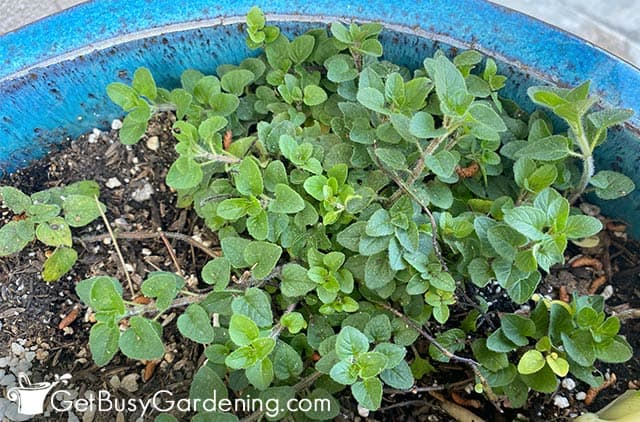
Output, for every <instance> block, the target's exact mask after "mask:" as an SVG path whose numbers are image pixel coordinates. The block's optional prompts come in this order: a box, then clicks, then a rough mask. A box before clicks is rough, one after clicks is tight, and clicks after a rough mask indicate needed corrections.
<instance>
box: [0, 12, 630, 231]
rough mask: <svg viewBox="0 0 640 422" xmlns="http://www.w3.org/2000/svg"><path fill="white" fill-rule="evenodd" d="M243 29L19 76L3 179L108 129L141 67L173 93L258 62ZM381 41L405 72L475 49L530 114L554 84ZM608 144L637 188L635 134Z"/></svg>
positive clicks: (448, 46)
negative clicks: (228, 66) (190, 77)
mask: <svg viewBox="0 0 640 422" xmlns="http://www.w3.org/2000/svg"><path fill="white" fill-rule="evenodd" d="M268 16H269V18H270V20H273V21H277V22H278V23H279V24H280V26H281V27H282V29H283V32H284V33H286V34H287V35H293V34H299V33H301V32H304V31H305V30H307V29H309V28H310V27H313V26H317V24H318V23H321V24H327V23H329V22H332V21H335V18H333V17H324V16H304V15H280V14H271V15H268ZM346 21H349V20H346ZM358 21H359V22H366V21H365V20H361V19H358ZM241 22H244V16H242V17H240V16H229V17H225V18H224V19H213V20H207V21H193V22H187V23H181V24H176V25H173V26H171V27H162V28H155V29H149V30H146V31H142V32H137V33H134V34H130V35H129V37H128V38H127V41H126V42H122V41H123V40H122V39H110V40H105V41H104V42H103V43H100V44H91V45H89V46H87V47H86V48H84V49H81V50H76V51H73V52H70V53H68V54H67V55H64V56H60V57H57V58H55V59H51V60H49V61H48V62H43V63H40V64H38V65H37V66H34V67H32V68H30V69H28V70H25V71H24V72H21V73H22V74H21V75H19V76H18V77H14V78H10V79H5V80H2V81H0V138H2V139H3V140H4V142H1V143H0V176H1V175H2V173H7V172H12V171H14V170H16V169H17V168H21V167H24V166H26V165H27V164H28V163H29V162H31V161H32V160H34V159H37V158H40V157H42V156H43V155H45V154H46V153H47V151H49V150H50V149H51V148H54V147H56V146H57V145H59V144H60V143H61V142H62V141H63V140H64V139H65V138H75V137H77V136H79V135H80V134H82V133H85V132H88V131H90V130H91V129H93V128H94V127H98V128H100V129H107V128H108V127H109V125H110V121H111V120H112V119H114V118H118V117H121V115H122V114H123V113H122V112H121V110H119V109H118V108H117V107H116V106H115V105H113V104H112V103H111V102H110V100H109V99H108V97H107V96H106V94H105V88H106V85H107V84H109V83H110V82H113V81H119V80H120V81H123V82H129V81H130V80H131V76H132V75H133V71H134V70H135V69H136V68H137V67H139V66H147V67H149V68H150V69H151V71H152V73H153V74H154V76H156V77H157V82H158V85H159V86H163V87H168V88H171V87H175V86H176V85H177V83H178V81H179V75H180V74H181V72H182V70H184V69H187V68H190V67H192V68H196V69H199V70H201V71H203V72H205V73H214V72H215V68H216V66H217V65H219V64H222V63H226V62H229V63H238V62H239V61H241V60H242V59H243V58H244V57H247V56H250V55H255V54H256V52H251V51H250V50H248V49H247V47H246V45H245V43H244V30H243V26H242V25H240V23H241ZM381 41H382V43H383V45H384V48H385V58H386V59H388V60H391V61H394V62H397V63H400V64H402V65H405V66H407V67H409V68H416V67H418V66H420V65H421V63H422V59H423V58H424V57H427V56H430V55H432V54H433V53H434V52H435V51H436V50H437V49H443V50H445V51H446V52H448V53H452V52H453V51H455V50H458V49H460V48H464V49H466V48H474V49H476V50H478V51H480V52H481V53H483V54H484V55H486V56H490V57H493V58H494V59H495V60H496V61H497V62H498V63H499V70H500V71H501V72H502V73H503V74H506V75H507V76H508V77H509V82H508V84H507V86H506V87H505V89H504V92H503V93H502V94H503V95H505V96H506V97H508V98H510V99H512V100H514V101H516V102H518V103H520V104H522V105H524V106H525V108H529V109H531V107H532V104H531V103H530V101H529V100H528V98H527V95H526V89H527V88H528V87H529V86H531V85H536V84H540V83H549V82H556V83H557V81H556V80H553V78H551V77H550V76H549V75H547V74H543V73H542V72H537V71H535V70H534V69H532V68H531V67H527V66H524V65H522V64H520V63H517V62H514V61H512V60H510V59H509V58H506V57H504V56H502V55H500V54H497V53H495V52H494V51H491V50H490V49H488V48H483V46H481V45H478V44H471V43H467V42H465V41H462V40H458V39H453V38H451V37H448V36H446V35H443V34H437V33H431V32H428V31H426V30H424V29H421V28H409V27H406V26H402V25H396V24H388V23H385V31H384V32H383V34H382V36H381ZM633 129H635V128H633ZM610 137H611V141H610V142H608V143H607V144H606V145H605V146H603V147H601V148H600V149H599V150H598V154H597V166H598V167H599V168H601V169H602V168H608V169H614V170H619V171H622V172H625V173H627V174H628V175H630V176H631V177H632V178H633V179H634V181H635V182H636V184H637V185H638V186H640V175H639V174H637V172H636V170H635V169H636V168H637V167H638V166H637V164H638V160H640V143H639V142H638V140H637V137H636V136H634V134H633V130H616V131H612V133H611V134H610ZM89 177H90V176H89ZM598 204H599V205H601V206H603V209H604V211H605V213H607V214H609V215H611V216H613V217H616V218H621V219H623V220H625V221H627V222H629V223H633V222H634V221H635V220H636V219H637V214H638V211H639V210H640V193H638V192H637V191H636V192H634V193H632V194H631V195H629V196H627V197H625V198H623V199H621V200H617V201H606V202H602V203H598ZM631 233H632V235H634V237H636V238H640V227H631Z"/></svg>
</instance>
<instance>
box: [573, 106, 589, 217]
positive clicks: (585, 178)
mask: <svg viewBox="0 0 640 422" xmlns="http://www.w3.org/2000/svg"><path fill="white" fill-rule="evenodd" d="M572 130H573V131H574V133H575V135H576V139H577V141H578V146H579V147H580V152H581V154H582V157H581V158H582V175H581V176H580V182H579V183H578V187H577V188H576V191H575V192H574V193H573V194H572V195H571V197H570V198H569V203H570V204H572V205H573V204H574V203H575V202H576V201H577V200H578V198H580V196H581V195H582V194H583V193H584V191H585V189H587V186H589V181H590V180H591V177H592V176H593V174H594V172H595V166H594V164H593V150H592V147H591V144H590V142H589V140H588V139H587V138H586V134H585V130H584V127H583V125H582V118H580V121H579V122H578V126H577V127H572Z"/></svg>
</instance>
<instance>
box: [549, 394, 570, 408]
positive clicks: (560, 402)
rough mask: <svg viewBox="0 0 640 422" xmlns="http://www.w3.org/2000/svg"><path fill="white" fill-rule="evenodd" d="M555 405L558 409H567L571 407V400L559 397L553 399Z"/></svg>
mask: <svg viewBox="0 0 640 422" xmlns="http://www.w3.org/2000/svg"><path fill="white" fill-rule="evenodd" d="M553 405H554V406H555V407H557V408H558V409H566V408H567V407H569V400H567V398H566V397H564V396H560V395H557V396H555V397H554V399H553Z"/></svg>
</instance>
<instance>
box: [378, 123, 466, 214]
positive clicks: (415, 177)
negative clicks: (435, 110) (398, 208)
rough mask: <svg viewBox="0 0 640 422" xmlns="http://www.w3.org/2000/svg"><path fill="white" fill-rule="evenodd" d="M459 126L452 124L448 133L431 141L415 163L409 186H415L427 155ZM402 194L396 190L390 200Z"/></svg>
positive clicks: (407, 183)
mask: <svg viewBox="0 0 640 422" xmlns="http://www.w3.org/2000/svg"><path fill="white" fill-rule="evenodd" d="M458 126H459V125H452V126H451V127H449V128H448V130H447V133H445V134H444V135H442V136H440V137H438V138H434V139H433V140H432V141H431V142H430V143H429V145H427V147H426V148H425V149H424V151H423V152H422V154H420V158H418V160H417V161H416V163H415V165H414V166H413V169H412V170H411V175H410V176H409V178H408V179H407V181H406V185H407V186H409V187H411V186H413V184H414V183H415V182H416V181H417V180H418V178H419V177H420V175H421V174H422V172H423V171H424V165H425V160H426V159H427V156H428V155H431V154H433V153H434V152H435V151H436V150H437V149H438V147H439V146H440V145H442V143H443V142H444V141H445V140H447V139H448V138H449V136H451V134H452V133H453V132H455V131H456V130H457V129H458ZM400 195H402V191H395V192H394V193H393V195H391V196H390V197H389V200H388V201H389V202H395V201H396V200H398V198H400Z"/></svg>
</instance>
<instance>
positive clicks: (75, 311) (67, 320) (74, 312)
mask: <svg viewBox="0 0 640 422" xmlns="http://www.w3.org/2000/svg"><path fill="white" fill-rule="evenodd" d="M78 315H80V305H78V304H76V305H73V308H71V311H69V313H68V314H67V315H66V316H65V317H64V318H62V320H61V321H60V324H58V329H59V330H64V329H65V328H67V327H68V326H69V325H71V324H72V323H73V321H75V320H76V319H78Z"/></svg>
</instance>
